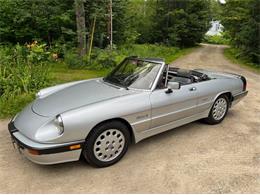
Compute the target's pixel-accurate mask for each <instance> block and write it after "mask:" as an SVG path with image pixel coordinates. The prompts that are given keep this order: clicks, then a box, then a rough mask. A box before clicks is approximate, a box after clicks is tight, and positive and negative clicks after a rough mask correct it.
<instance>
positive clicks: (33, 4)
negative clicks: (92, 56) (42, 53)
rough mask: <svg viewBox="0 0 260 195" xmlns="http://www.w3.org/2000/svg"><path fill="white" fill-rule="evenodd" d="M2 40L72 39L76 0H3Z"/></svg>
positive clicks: (1, 17) (0, 36)
mask: <svg viewBox="0 0 260 195" xmlns="http://www.w3.org/2000/svg"><path fill="white" fill-rule="evenodd" d="M0 5H1V6H0V41H1V42H9V43H17V42H19V43H25V42H31V41H32V40H34V39H39V40H43V41H45V42H47V43H48V44H49V45H51V43H52V42H53V41H54V40H56V41H57V40H59V39H63V40H64V41H73V39H74V36H75V34H74V33H73V32H74V31H75V20H74V19H73V15H74V14H73V1H63V0H44V1H34V0H0Z"/></svg>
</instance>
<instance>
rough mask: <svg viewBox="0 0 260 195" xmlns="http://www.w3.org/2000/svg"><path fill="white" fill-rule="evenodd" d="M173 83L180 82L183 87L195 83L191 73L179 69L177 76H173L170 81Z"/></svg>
mask: <svg viewBox="0 0 260 195" xmlns="http://www.w3.org/2000/svg"><path fill="white" fill-rule="evenodd" d="M170 81H171V82H178V83H180V84H181V85H187V84H190V83H193V81H194V78H193V76H192V75H191V72H190V71H187V70H182V69H179V70H178V71H177V75H176V76H173V77H172V78H171V80H170Z"/></svg>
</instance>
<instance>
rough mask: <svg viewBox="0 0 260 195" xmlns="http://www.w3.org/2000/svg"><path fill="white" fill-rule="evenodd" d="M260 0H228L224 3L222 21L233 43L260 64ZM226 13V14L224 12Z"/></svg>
mask: <svg viewBox="0 0 260 195" xmlns="http://www.w3.org/2000/svg"><path fill="white" fill-rule="evenodd" d="M259 10H260V1H259V0H247V1H244V0H227V1H226V4H225V5H223V14H222V23H223V25H224V27H225V30H226V32H227V33H228V34H229V35H230V37H231V42H232V45H233V46H234V47H236V48H238V49H239V50H240V51H241V53H240V54H238V56H239V55H240V56H242V57H243V56H244V57H246V58H248V59H249V60H251V61H252V62H254V63H256V64H258V65H259V64H260V12H259ZM224 13H225V14H224Z"/></svg>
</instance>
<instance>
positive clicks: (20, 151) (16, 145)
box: [11, 137, 24, 154]
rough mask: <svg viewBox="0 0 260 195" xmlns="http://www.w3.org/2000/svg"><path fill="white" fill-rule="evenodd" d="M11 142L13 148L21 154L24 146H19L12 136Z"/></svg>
mask: <svg viewBox="0 0 260 195" xmlns="http://www.w3.org/2000/svg"><path fill="white" fill-rule="evenodd" d="M11 142H12V144H13V147H14V149H17V150H18V152H19V153H20V154H21V153H22V150H23V149H24V147H23V146H21V145H20V144H19V143H18V142H17V141H16V140H15V139H14V138H13V137H11Z"/></svg>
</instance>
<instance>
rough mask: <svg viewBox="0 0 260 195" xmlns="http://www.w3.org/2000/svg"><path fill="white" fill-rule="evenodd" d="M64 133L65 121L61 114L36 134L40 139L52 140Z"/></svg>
mask: <svg viewBox="0 0 260 195" xmlns="http://www.w3.org/2000/svg"><path fill="white" fill-rule="evenodd" d="M63 133H64V126H63V121H62V118H61V116H60V115H57V116H56V118H55V119H54V120H52V121H50V122H49V123H47V124H45V125H44V126H43V127H41V128H40V129H39V130H38V131H37V132H36V134H35V138H36V139H37V140H38V141H51V140H54V139H57V138H59V137H60V136H62V134H63Z"/></svg>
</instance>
